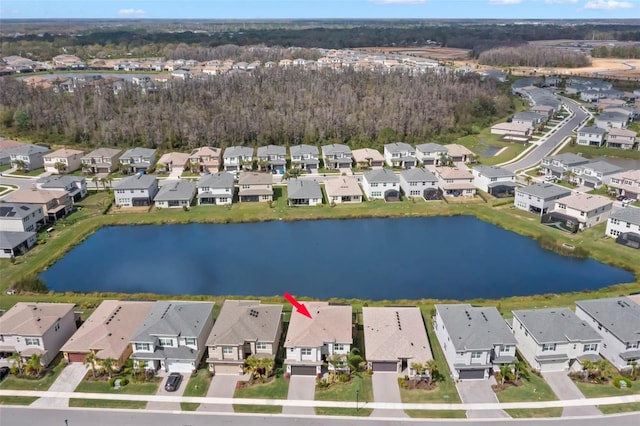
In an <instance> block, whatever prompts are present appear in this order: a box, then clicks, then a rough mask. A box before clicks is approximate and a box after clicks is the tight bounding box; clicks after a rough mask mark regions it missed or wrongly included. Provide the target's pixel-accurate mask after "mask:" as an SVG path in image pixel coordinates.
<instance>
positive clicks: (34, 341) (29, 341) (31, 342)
mask: <svg viewBox="0 0 640 426" xmlns="http://www.w3.org/2000/svg"><path fill="white" fill-rule="evenodd" d="M24 344H25V345H27V346H38V345H39V344H40V339H38V338H35V337H25V338H24Z"/></svg>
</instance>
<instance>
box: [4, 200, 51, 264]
mask: <svg viewBox="0 0 640 426" xmlns="http://www.w3.org/2000/svg"><path fill="white" fill-rule="evenodd" d="M44 223H45V218H44V213H43V212H42V207H41V206H39V205H36V204H17V203H1V204H0V257H3V258H12V257H16V256H19V255H21V254H23V253H26V252H27V251H29V249H30V248H31V247H33V246H34V245H35V244H36V242H37V241H38V235H37V234H36V232H37V231H38V229H40V228H41V227H42V226H43V225H44Z"/></svg>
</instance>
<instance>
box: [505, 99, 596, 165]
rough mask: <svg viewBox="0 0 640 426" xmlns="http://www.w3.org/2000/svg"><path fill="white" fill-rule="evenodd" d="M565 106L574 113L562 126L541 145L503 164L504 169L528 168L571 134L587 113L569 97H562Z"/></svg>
mask: <svg viewBox="0 0 640 426" xmlns="http://www.w3.org/2000/svg"><path fill="white" fill-rule="evenodd" d="M562 99H563V101H564V104H565V106H566V107H567V108H568V109H569V110H570V111H571V112H573V113H574V114H575V115H574V116H573V117H571V119H570V120H569V121H567V122H566V123H565V124H564V125H563V126H562V127H560V128H558V130H556V132H555V133H554V134H553V135H551V136H549V138H548V139H547V140H546V141H544V142H543V143H542V144H541V145H539V146H538V147H536V148H534V149H533V150H532V151H531V152H530V153H529V154H528V155H526V156H525V157H524V158H522V159H521V160H519V161H516V162H515V163H511V164H509V165H506V166H504V168H505V169H507V170H510V171H512V172H515V171H517V170H522V169H528V168H530V167H532V166H533V165H534V164H536V163H537V162H539V161H540V160H542V158H543V157H546V156H547V155H548V154H549V153H550V152H551V151H553V149H554V148H555V147H556V146H558V145H559V144H560V142H562V140H563V139H564V138H566V137H567V136H571V135H572V134H573V130H574V129H575V128H576V127H578V126H579V125H580V123H582V121H583V120H584V119H585V118H587V114H586V113H585V112H584V111H583V110H582V109H581V108H580V106H579V104H578V103H577V102H575V101H573V100H571V99H567V98H562Z"/></svg>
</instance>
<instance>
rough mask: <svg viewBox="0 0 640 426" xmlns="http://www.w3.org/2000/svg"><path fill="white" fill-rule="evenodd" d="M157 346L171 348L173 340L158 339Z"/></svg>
mask: <svg viewBox="0 0 640 426" xmlns="http://www.w3.org/2000/svg"><path fill="white" fill-rule="evenodd" d="M158 345H160V346H162V347H169V348H170V347H172V346H173V339H166V338H162V337H160V338H159V339H158Z"/></svg>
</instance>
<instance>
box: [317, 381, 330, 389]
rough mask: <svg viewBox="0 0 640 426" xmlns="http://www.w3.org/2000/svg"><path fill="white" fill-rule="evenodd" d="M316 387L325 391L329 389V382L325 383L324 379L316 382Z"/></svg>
mask: <svg viewBox="0 0 640 426" xmlns="http://www.w3.org/2000/svg"><path fill="white" fill-rule="evenodd" d="M316 386H317V387H319V388H321V389H325V388H328V387H329V382H327V381H326V380H325V379H320V380H316Z"/></svg>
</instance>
